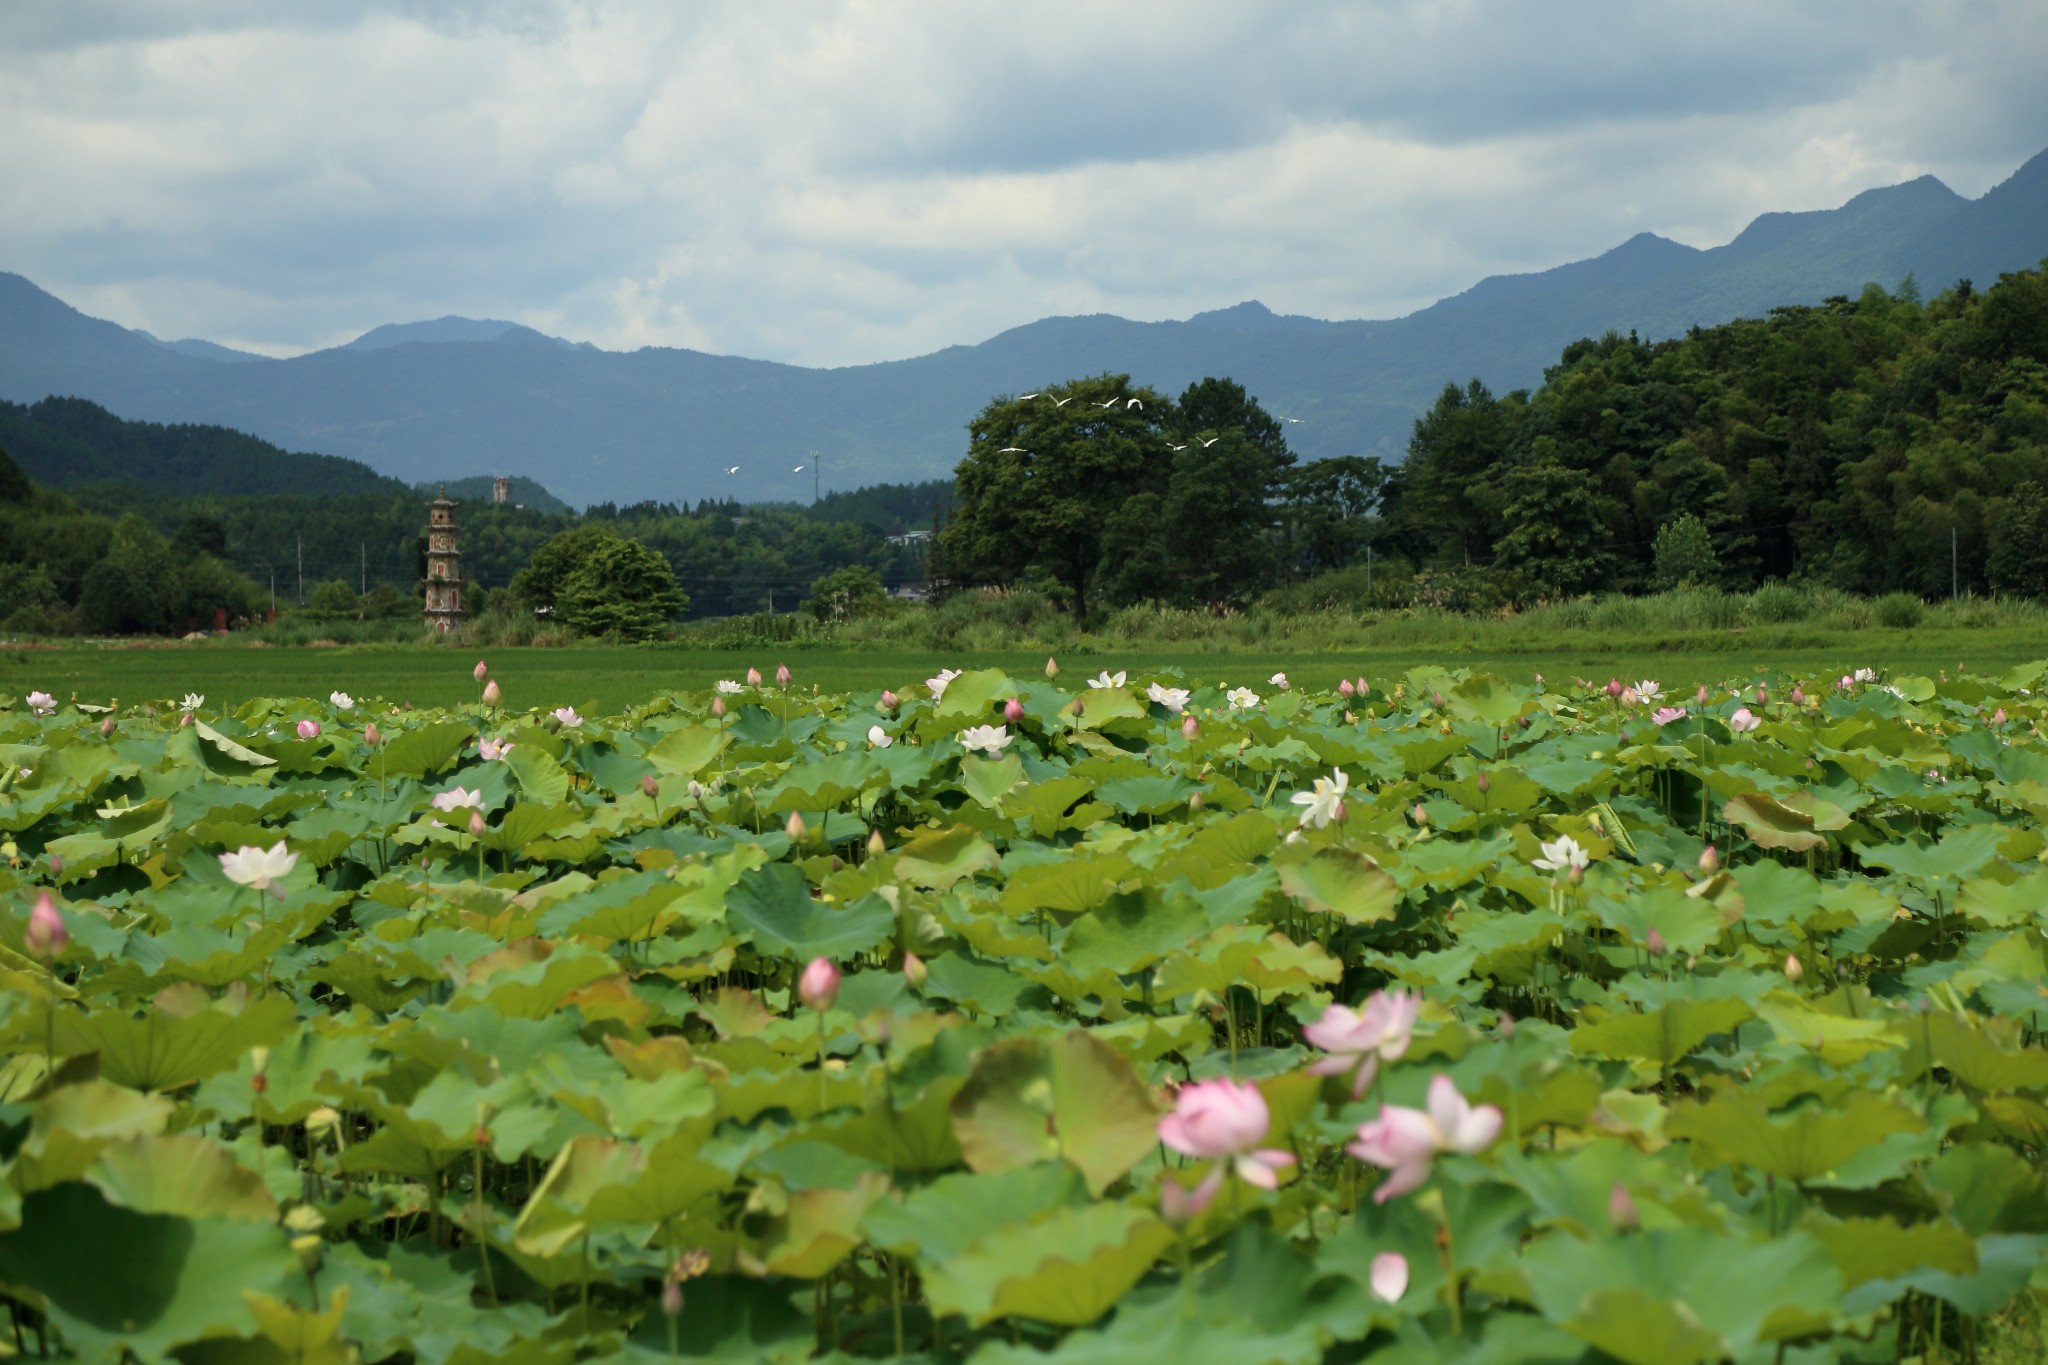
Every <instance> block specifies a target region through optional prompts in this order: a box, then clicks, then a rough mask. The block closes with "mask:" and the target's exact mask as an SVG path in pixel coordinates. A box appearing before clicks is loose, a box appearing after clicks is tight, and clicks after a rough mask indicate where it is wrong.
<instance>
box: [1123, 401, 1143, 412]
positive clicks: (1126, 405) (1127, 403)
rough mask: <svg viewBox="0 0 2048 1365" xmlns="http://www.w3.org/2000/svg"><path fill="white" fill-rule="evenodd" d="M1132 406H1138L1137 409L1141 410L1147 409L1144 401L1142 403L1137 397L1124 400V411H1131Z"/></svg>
mask: <svg viewBox="0 0 2048 1365" xmlns="http://www.w3.org/2000/svg"><path fill="white" fill-rule="evenodd" d="M1132 408H1136V409H1137V410H1138V411H1140V412H1143V411H1144V410H1145V405H1144V404H1143V403H1140V402H1139V401H1138V400H1137V399H1135V398H1127V399H1125V400H1124V411H1125V412H1129V411H1130V410H1131V409H1132Z"/></svg>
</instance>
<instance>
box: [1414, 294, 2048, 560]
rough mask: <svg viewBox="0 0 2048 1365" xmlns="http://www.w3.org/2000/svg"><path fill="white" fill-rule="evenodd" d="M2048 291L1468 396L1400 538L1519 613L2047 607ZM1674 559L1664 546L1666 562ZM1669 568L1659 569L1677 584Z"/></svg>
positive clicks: (1612, 365) (1702, 336) (1582, 357)
mask: <svg viewBox="0 0 2048 1365" xmlns="http://www.w3.org/2000/svg"><path fill="white" fill-rule="evenodd" d="M2044 487H2048V275H2044V274H2043V273H2042V272H2041V271H2038V270H2036V271H2027V272H2023V273H2020V274H2012V275H2006V276H2004V277H2002V278H2001V279H2000V281H1999V283H1998V284H1997V285H1995V286H1994V287H1993V288H1991V289H1989V290H1985V291H1981V292H1980V291H1978V290H1976V289H1973V288H1972V287H1971V285H1970V284H1969V283H1968V282H1967V281H1965V282H1962V283H1959V284H1957V285H1956V286H1955V287H1954V288H1952V289H1949V290H1946V291H1944V292H1943V293H1942V294H1941V295H1940V296H1938V297H1936V298H1934V299H1931V300H1926V301H1923V300H1922V299H1921V298H1920V297H1919V295H1918V290H1917V289H1916V288H1915V287H1914V285H1913V282H1912V281H1911V280H1910V279H1908V280H1907V281H1905V282H1904V283H1903V284H1902V285H1901V287H1900V288H1899V289H1898V290H1897V291H1895V292H1891V293H1887V292H1886V291H1885V290H1883V289H1880V288H1878V287H1876V286H1875V285H1872V286H1870V287H1868V288H1866V289H1865V290H1864V291H1863V294H1862V296H1861V297H1859V298H1855V299H1850V298H1846V297H1838V298H1831V299H1828V300H1827V301H1825V302H1824V303H1821V304H1819V305H1818V306H1814V307H1800V308H1778V309H1773V310H1772V312H1771V314H1770V316H1768V317H1766V318H1762V319H1758V320H1754V321H1741V322H1731V323H1727V324H1724V325H1722V326H1719V327H1713V328H1707V329H1695V330H1694V331H1693V332H1692V333H1691V334H1690V335H1688V336H1686V337H1683V338H1678V339H1673V340H1670V341H1664V342H1658V343H1656V344H1653V345H1646V344H1644V343H1642V342H1640V341H1638V340H1636V339H1635V338H1634V337H1632V336H1631V337H1621V336H1616V335H1613V334H1609V335H1607V336H1605V337H1603V338H1601V339H1600V340H1598V341H1581V342H1578V343H1576V344H1574V345H1572V346H1570V347H1568V348H1567V349H1566V350H1565V352H1564V355H1563V356H1562V358H1561V359H1560V361H1559V363H1558V364H1557V365H1556V366H1554V367H1553V368H1551V369H1550V370H1549V371H1548V372H1547V373H1546V375H1545V378H1544V382H1543V384H1542V386H1541V387H1540V388H1538V389H1537V390H1535V392H1533V393H1530V392H1521V391H1518V392H1514V393H1509V394H1506V395H1503V396H1498V397H1496V396H1495V395H1493V394H1490V393H1488V392H1487V391H1486V389H1485V388H1484V386H1482V385H1480V384H1479V383H1477V382H1476V381H1474V382H1473V383H1471V384H1468V385H1466V386H1464V387H1462V388H1461V387H1459V386H1457V385H1451V386H1449V387H1447V388H1446V389H1445V390H1444V392H1443V395H1442V396H1441V397H1440V398H1439V399H1438V400H1437V403H1436V406H1435V407H1434V408H1433V409H1432V410H1431V411H1430V412H1429V413H1428V414H1427V415H1426V416H1425V417H1423V418H1422V419H1421V420H1419V421H1418V422H1417V423H1416V426H1415V436H1414V440H1413V441H1412V443H1411V444H1410V446H1409V451H1408V458H1407V461H1406V463H1405V464H1404V465H1403V467H1402V468H1401V470H1400V472H1399V476H1398V477H1397V478H1396V479H1394V480H1393V481H1392V482H1391V483H1390V485H1389V486H1388V488H1387V489H1386V490H1385V498H1384V501H1383V505H1382V507H1381V509H1380V511H1381V513H1382V515H1383V517H1384V523H1385V524H1384V527H1383V531H1384V543H1385V545H1386V548H1387V549H1388V550H1389V551H1392V552H1396V553H1400V554H1402V555H1404V556H1406V557H1408V558H1410V559H1412V560H1414V561H1416V562H1418V563H1420V564H1423V565H1429V564H1437V565H1455V566H1463V565H1465V564H1468V563H1469V564H1473V565H1482V566H1488V567H1489V568H1490V569H1491V570H1492V572H1493V574H1494V575H1495V577H1496V580H1497V585H1498V588H1499V590H1500V591H1502V592H1504V593H1507V594H1509V595H1512V596H1522V597H1527V596H1532V595H1533V596H1550V597H1556V596H1563V595H1571V594H1576V593H1583V592H1588V591H1595V590H1623V591H1633V590H1638V589H1642V588H1646V587H1657V586H1670V585H1672V584H1673V583H1675V582H1677V581H1680V580H1681V579H1685V578H1690V579H1692V580H1694V581H1697V582H1700V583H1702V584H1710V585H1716V586H1722V587H1727V588H1746V587H1750V586H1753V585H1755V584H1756V583H1758V582H1761V581H1765V580H1768V579H1772V578H1781V579H1788V580H1794V579H1796V580H1805V581H1811V582H1815V583H1820V584H1825V585H1827V586H1830V587H1836V588H1841V589H1845V590H1848V591H1853V592H1861V593H1883V592H1891V591H1903V592H1910V593H1915V594H1918V595H1920V596H1923V597H1933V596H1946V595H1948V594H1950V593H1951V592H1954V591H1960V592H1963V593H1972V592H1975V593H1983V592H1987V591H2002V592H2020V593H2026V594H2030V595H2039V594H2041V593H2042V592H2043V591H2044V590H2048V582H2044V581H2043V574H2044V571H2048V508H2044V492H2043V490H2044ZM1660 544H1661V547H1662V553H1661V555H1660ZM1660 560H1661V561H1662V562H1661V567H1660Z"/></svg>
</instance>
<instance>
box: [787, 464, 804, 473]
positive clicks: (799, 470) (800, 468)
mask: <svg viewBox="0 0 2048 1365" xmlns="http://www.w3.org/2000/svg"><path fill="white" fill-rule="evenodd" d="M789 472H790V473H792V474H801V473H803V472H804V467H803V466H802V465H798V466H797V467H796V468H795V469H792V470H790V471H789Z"/></svg>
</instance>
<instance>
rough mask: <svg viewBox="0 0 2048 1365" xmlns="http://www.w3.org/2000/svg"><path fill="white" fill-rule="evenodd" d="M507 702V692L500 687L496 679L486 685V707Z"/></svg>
mask: <svg viewBox="0 0 2048 1365" xmlns="http://www.w3.org/2000/svg"><path fill="white" fill-rule="evenodd" d="M504 700H505V690H504V689H503V688H501V687H499V686H498V680H497V679H496V678H493V679H491V680H490V681H489V682H487V683H485V684H484V705H485V706H496V705H498V704H499V703H501V702H503V701H504Z"/></svg>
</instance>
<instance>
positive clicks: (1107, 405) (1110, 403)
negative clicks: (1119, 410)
mask: <svg viewBox="0 0 2048 1365" xmlns="http://www.w3.org/2000/svg"><path fill="white" fill-rule="evenodd" d="M1095 406H1096V407H1098V408H1113V407H1115V406H1116V400H1115V399H1114V398H1112V399H1110V400H1109V401H1108V402H1107V403H1097V404H1096V405H1095Z"/></svg>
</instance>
